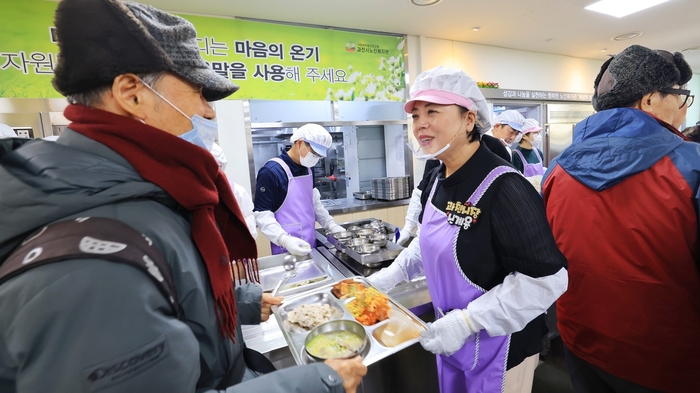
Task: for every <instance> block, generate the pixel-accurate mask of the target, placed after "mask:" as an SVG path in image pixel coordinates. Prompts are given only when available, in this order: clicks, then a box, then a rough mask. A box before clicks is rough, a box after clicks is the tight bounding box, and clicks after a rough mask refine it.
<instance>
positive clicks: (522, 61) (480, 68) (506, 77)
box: [407, 36, 700, 179]
mask: <svg viewBox="0 0 700 393" xmlns="http://www.w3.org/2000/svg"><path fill="white" fill-rule="evenodd" d="M407 44H408V53H409V55H408V61H407V64H408V73H409V80H410V81H411V82H413V80H414V79H415V77H416V76H417V75H418V74H419V73H420V72H422V71H426V70H429V69H431V68H433V67H437V66H439V65H442V66H445V67H451V68H458V69H461V70H463V71H464V72H466V73H467V74H468V75H469V76H471V77H472V78H474V80H476V81H483V82H498V84H499V86H500V87H501V88H507V89H520V90H545V91H558V92H566V93H593V81H594V80H595V78H596V76H597V75H598V72H599V71H600V66H601V65H602V64H603V61H602V60H589V59H579V58H574V57H568V56H560V55H549V54H544V53H534V52H524V51H519V50H514V49H505V48H498V47H494V46H486V45H478V44H471V43H467V42H459V41H449V40H441V39H436V38H427V37H423V36H420V37H417V36H409V37H408V43H407ZM696 79H697V78H696ZM696 79H694V80H696ZM697 83H698V84H700V81H698V82H697ZM694 91H698V92H699V93H700V90H694ZM699 98H700V94H699ZM698 107H699V108H700V102H699V103H698ZM696 109H698V108H696V107H695V105H693V107H691V108H690V109H689V112H688V114H689V116H690V110H696ZM699 113H700V112H699ZM693 124H694V122H693ZM409 130H411V127H410V125H409ZM409 139H410V140H412V139H413V135H412V132H410V131H409ZM424 165H425V164H424V162H422V161H418V160H415V159H414V160H413V174H414V178H415V179H421V177H422V175H423V168H424Z"/></svg>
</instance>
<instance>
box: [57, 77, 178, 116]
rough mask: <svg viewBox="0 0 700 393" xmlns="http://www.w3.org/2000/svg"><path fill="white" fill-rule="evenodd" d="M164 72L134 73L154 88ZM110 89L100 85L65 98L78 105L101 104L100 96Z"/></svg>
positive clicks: (95, 105)
mask: <svg viewBox="0 0 700 393" xmlns="http://www.w3.org/2000/svg"><path fill="white" fill-rule="evenodd" d="M165 74H166V71H161V72H152V73H149V74H136V76H138V77H139V78H140V79H141V81H142V82H143V83H145V84H147V85H149V86H151V87H153V88H154V89H155V85H156V84H157V83H158V81H159V80H160V79H161V78H162V77H164V76H165ZM111 89H112V86H111V85H108V86H101V87H97V88H95V89H92V90H88V91H84V92H81V93H75V94H70V95H68V96H66V99H68V102H69V103H71V104H80V105H85V106H88V107H91V108H94V107H97V106H100V105H102V104H103V103H104V102H103V101H102V97H104V94H105V93H106V92H108V91H110V90H111Z"/></svg>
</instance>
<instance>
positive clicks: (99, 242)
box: [0, 217, 184, 320]
mask: <svg viewBox="0 0 700 393" xmlns="http://www.w3.org/2000/svg"><path fill="white" fill-rule="evenodd" d="M93 258H97V259H101V260H105V261H110V262H117V263H123V264H125V265H130V266H133V267H135V268H137V269H139V270H141V271H143V272H144V273H146V275H147V276H148V277H149V278H150V279H151V280H152V281H153V282H154V283H155V284H156V287H157V288H158V290H159V291H160V292H161V293H162V294H163V296H164V297H165V299H166V300H167V301H168V303H169V304H170V306H171V307H172V311H173V314H175V315H176V316H177V317H178V319H181V320H182V319H183V318H184V316H183V315H182V310H181V309H180V303H179V302H178V299H177V292H176V290H175V283H174V281H173V276H172V270H171V268H170V265H168V263H167V262H166V261H165V258H164V257H163V254H162V253H161V252H160V250H158V248H157V247H155V246H154V245H153V241H151V239H149V238H148V237H147V236H146V235H144V234H142V233H140V232H138V231H136V230H135V229H133V228H132V227H130V226H128V225H126V224H124V223H123V222H121V221H117V220H114V219H111V218H103V217H81V218H76V219H73V220H67V221H61V222H56V223H53V224H49V225H47V226H45V227H43V228H41V229H39V230H38V231H36V232H35V233H34V234H32V235H31V236H29V237H28V238H27V239H25V240H24V241H23V242H22V243H21V244H20V245H19V247H18V248H17V249H15V250H14V251H13V252H12V253H11V254H10V256H8V257H7V259H6V260H5V262H4V263H3V264H2V265H0V284H2V283H3V282H5V281H7V280H9V279H10V278H12V277H15V276H17V275H19V274H22V273H24V272H26V271H27V270H30V269H33V268H35V267H38V266H43V265H48V264H50V263H55V262H60V261H65V260H72V259H93Z"/></svg>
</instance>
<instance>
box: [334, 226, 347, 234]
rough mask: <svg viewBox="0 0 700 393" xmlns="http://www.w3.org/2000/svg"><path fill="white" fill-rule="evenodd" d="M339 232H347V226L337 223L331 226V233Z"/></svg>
mask: <svg viewBox="0 0 700 393" xmlns="http://www.w3.org/2000/svg"><path fill="white" fill-rule="evenodd" d="M338 232H345V228H343V227H342V226H340V225H338V224H335V226H334V227H332V228H331V233H338Z"/></svg>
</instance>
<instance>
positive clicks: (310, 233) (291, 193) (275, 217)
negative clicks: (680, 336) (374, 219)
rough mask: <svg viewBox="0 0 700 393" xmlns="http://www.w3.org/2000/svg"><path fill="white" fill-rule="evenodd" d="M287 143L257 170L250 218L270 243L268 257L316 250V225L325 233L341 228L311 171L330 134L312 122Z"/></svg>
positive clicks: (341, 229)
mask: <svg viewBox="0 0 700 393" xmlns="http://www.w3.org/2000/svg"><path fill="white" fill-rule="evenodd" d="M290 141H291V142H292V147H291V148H290V149H289V151H286V152H283V153H282V154H280V155H279V156H277V157H275V158H272V159H270V160H269V161H267V162H266V163H265V165H264V166H263V167H262V168H260V171H258V177H257V179H256V188H255V208H254V214H255V221H256V223H257V225H258V228H259V229H260V232H262V233H264V234H265V236H267V238H268V239H270V242H271V243H272V253H273V254H281V253H284V252H289V253H291V254H294V255H297V256H304V255H307V254H308V253H309V252H311V248H312V247H315V246H316V229H315V226H316V225H315V224H316V222H318V223H319V224H321V226H322V227H323V228H325V229H326V230H328V231H330V232H331V233H335V232H342V231H344V230H345V229H344V228H343V227H341V226H340V225H338V224H336V223H335V221H334V220H333V217H331V216H330V214H328V210H326V208H325V207H324V206H323V204H322V203H321V194H320V193H319V192H318V190H317V189H315V188H314V179H313V176H312V172H311V168H312V167H313V166H315V165H316V164H317V163H318V161H319V160H320V159H321V158H323V157H326V151H327V150H328V148H329V147H331V144H332V142H333V138H332V137H331V134H329V133H328V131H326V129H325V128H323V127H322V126H320V125H318V124H306V125H304V126H302V127H299V128H298V129H296V130H295V131H294V133H293V134H292V137H291V138H290Z"/></svg>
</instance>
